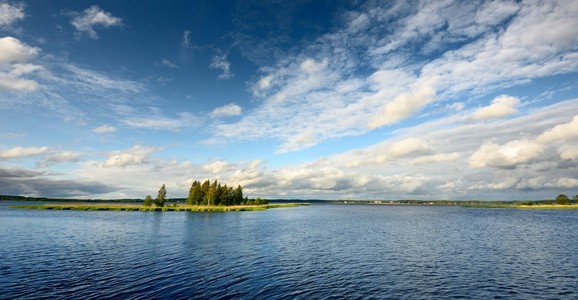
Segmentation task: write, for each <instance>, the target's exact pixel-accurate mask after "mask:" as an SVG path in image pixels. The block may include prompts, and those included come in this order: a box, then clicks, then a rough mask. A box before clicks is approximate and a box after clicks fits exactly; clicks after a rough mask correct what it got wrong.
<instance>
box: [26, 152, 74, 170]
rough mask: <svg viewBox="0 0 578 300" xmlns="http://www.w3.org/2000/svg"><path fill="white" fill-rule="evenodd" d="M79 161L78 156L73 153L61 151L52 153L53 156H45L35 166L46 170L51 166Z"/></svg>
mask: <svg viewBox="0 0 578 300" xmlns="http://www.w3.org/2000/svg"><path fill="white" fill-rule="evenodd" d="M79 160H80V154H78V153H76V152H73V151H62V152H54V153H53V154H50V155H47V156H46V157H44V158H43V159H41V160H40V161H38V162H37V163H36V165H37V166H38V167H40V168H46V167H49V166H51V165H53V164H59V163H66V162H78V161H79Z"/></svg>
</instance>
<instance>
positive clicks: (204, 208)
mask: <svg viewBox="0 0 578 300" xmlns="http://www.w3.org/2000/svg"><path fill="white" fill-rule="evenodd" d="M301 205H308V204H307V203H283V204H263V205H235V206H215V205H200V206H197V205H177V206H164V207H156V206H143V205H136V204H121V203H115V204H110V203H59V204H39V205H11V206H9V207H10V208H18V209H38V210H89V211H192V212H227V211H263V210H267V209H270V208H289V207H297V206H301Z"/></svg>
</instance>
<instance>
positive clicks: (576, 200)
mask: <svg viewBox="0 0 578 300" xmlns="http://www.w3.org/2000/svg"><path fill="white" fill-rule="evenodd" d="M574 203H576V204H578V195H575V196H574Z"/></svg>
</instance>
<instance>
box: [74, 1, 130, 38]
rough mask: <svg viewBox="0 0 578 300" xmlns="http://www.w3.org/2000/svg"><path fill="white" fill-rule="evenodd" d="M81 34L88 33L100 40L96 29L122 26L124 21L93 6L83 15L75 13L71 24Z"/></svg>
mask: <svg viewBox="0 0 578 300" xmlns="http://www.w3.org/2000/svg"><path fill="white" fill-rule="evenodd" d="M70 23H71V24H72V26H74V28H76V30H77V31H78V32H80V33H86V34H88V36H89V37H90V38H92V39H98V34H97V33H96V31H95V30H94V27H99V26H102V27H112V26H121V25H122V19H121V18H117V17H114V16H113V15H112V14H110V13H109V12H106V11H104V10H102V9H100V8H99V7H98V6H96V5H93V6H91V7H89V8H87V9H85V10H84V11H83V13H82V14H79V13H75V14H74V17H73V18H72V21H71V22H70Z"/></svg>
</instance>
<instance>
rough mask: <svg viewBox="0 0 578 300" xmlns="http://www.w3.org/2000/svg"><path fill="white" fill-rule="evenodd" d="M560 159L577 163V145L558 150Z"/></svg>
mask: <svg viewBox="0 0 578 300" xmlns="http://www.w3.org/2000/svg"><path fill="white" fill-rule="evenodd" d="M559 152H560V158H562V159H569V160H577V161H578V145H576V144H574V145H568V146H565V147H562V148H560V149H559Z"/></svg>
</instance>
